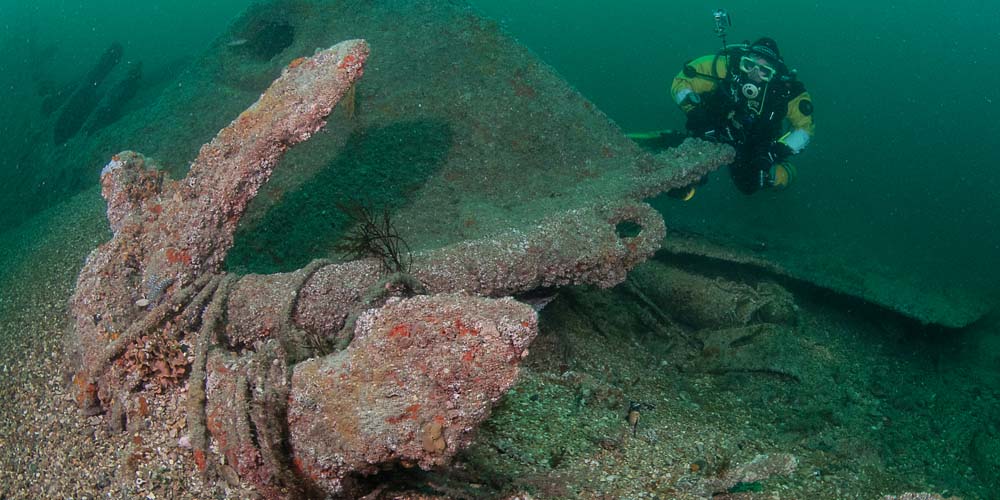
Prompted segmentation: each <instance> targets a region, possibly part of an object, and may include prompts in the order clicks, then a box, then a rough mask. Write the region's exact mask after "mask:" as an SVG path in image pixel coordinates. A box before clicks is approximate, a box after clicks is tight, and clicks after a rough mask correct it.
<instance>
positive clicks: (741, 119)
mask: <svg viewBox="0 0 1000 500" xmlns="http://www.w3.org/2000/svg"><path fill="white" fill-rule="evenodd" d="M744 57H752V58H762V59H765V60H767V61H768V62H769V63H770V65H772V66H773V67H774V68H773V69H774V74H773V75H772V77H771V78H769V79H768V81H763V82H754V81H753V80H752V79H751V78H750V77H749V76H748V75H747V74H746V73H745V72H744V71H741V65H742V60H743V58H744ZM671 94H672V95H673V97H674V101H675V102H676V103H677V104H678V105H679V106H680V107H681V109H682V110H683V111H684V112H685V113H686V114H687V128H688V132H689V134H691V135H693V136H695V137H703V138H707V139H710V140H717V141H720V142H725V143H727V144H730V145H732V146H733V147H734V148H736V160H735V161H734V162H733V163H732V164H731V165H730V167H729V172H730V175H731V176H732V179H733V183H734V184H735V185H736V187H737V188H739V190H740V191H742V192H744V193H747V194H750V193H753V192H755V191H757V190H758V189H761V188H765V187H777V188H783V187H785V186H787V185H788V183H789V182H791V180H792V177H793V175H794V172H795V171H794V169H792V167H791V165H789V164H788V163H786V162H785V160H787V159H788V157H789V156H791V155H794V154H798V153H799V152H800V151H802V149H803V148H805V146H806V145H807V144H808V143H809V140H810V139H811V138H812V136H813V130H814V127H813V118H812V112H813V106H812V100H811V98H810V97H809V93H808V92H806V89H805V85H803V84H802V83H801V82H799V81H798V80H796V79H795V75H794V73H792V72H790V71H789V70H788V68H787V67H786V66H785V64H784V62H783V61H782V60H781V58H780V56H778V53H777V44H775V43H774V41H773V40H770V39H761V40H758V41H757V42H754V44H750V45H748V44H740V45H730V46H728V47H727V48H726V49H725V50H723V51H721V52H719V53H718V54H713V55H707V56H703V57H699V58H697V59H694V60H692V61H689V62H688V63H687V64H685V65H684V69H683V70H682V71H681V72H680V73H678V74H677V76H676V77H675V78H674V81H673V84H672V85H671ZM786 118H787V119H788V121H789V123H790V129H789V130H788V131H787V132H785V130H784V120H785V119H786ZM783 132H785V133H784V135H782V133H783Z"/></svg>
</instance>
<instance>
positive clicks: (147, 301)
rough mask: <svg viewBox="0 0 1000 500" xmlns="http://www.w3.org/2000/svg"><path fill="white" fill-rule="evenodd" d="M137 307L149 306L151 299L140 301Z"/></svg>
mask: <svg viewBox="0 0 1000 500" xmlns="http://www.w3.org/2000/svg"><path fill="white" fill-rule="evenodd" d="M135 305H136V306H137V307H146V306H148V305H149V299H139V300H137V301H135Z"/></svg>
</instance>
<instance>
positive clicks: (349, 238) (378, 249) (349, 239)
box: [334, 201, 413, 274]
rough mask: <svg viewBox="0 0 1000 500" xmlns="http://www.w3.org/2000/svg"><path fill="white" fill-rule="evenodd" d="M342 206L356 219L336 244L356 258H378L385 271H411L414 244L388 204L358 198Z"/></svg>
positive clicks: (387, 272) (339, 206)
mask: <svg viewBox="0 0 1000 500" xmlns="http://www.w3.org/2000/svg"><path fill="white" fill-rule="evenodd" d="M337 208H339V209H340V210H341V211H342V212H344V214H346V215H347V216H348V217H349V218H350V219H351V221H352V222H353V226H352V228H351V229H350V230H349V231H348V232H347V234H345V235H344V236H343V237H342V238H341V241H340V243H338V244H337V245H336V246H335V247H334V248H335V249H336V250H337V251H338V252H340V253H341V254H343V255H345V256H347V257H350V258H353V259H367V258H376V259H378V260H379V261H380V262H381V264H382V272H384V273H386V274H389V273H407V272H409V270H410V265H411V264H412V262H413V257H412V254H411V253H410V246H409V245H408V244H407V243H406V241H405V240H404V239H403V238H402V237H401V236H400V235H399V232H398V231H397V230H396V226H395V225H394V224H393V222H392V218H391V217H390V214H389V208H388V207H382V210H381V213H377V211H376V209H375V208H373V207H371V206H369V205H366V204H363V203H361V202H357V201H351V202H349V203H338V204H337Z"/></svg>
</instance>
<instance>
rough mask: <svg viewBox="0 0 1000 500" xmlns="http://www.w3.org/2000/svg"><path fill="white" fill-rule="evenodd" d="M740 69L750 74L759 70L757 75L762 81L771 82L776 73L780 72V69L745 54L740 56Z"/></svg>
mask: <svg viewBox="0 0 1000 500" xmlns="http://www.w3.org/2000/svg"><path fill="white" fill-rule="evenodd" d="M740 71H742V72H744V73H746V74H748V75H749V74H750V73H752V72H754V71H756V72H757V76H758V77H759V78H760V81H762V82H769V81H771V79H772V78H774V75H777V74H778V70H776V69H774V68H773V67H772V66H770V65H768V64H766V63H761V62H758V61H756V60H755V59H754V58H753V57H750V56H743V57H741V58H740Z"/></svg>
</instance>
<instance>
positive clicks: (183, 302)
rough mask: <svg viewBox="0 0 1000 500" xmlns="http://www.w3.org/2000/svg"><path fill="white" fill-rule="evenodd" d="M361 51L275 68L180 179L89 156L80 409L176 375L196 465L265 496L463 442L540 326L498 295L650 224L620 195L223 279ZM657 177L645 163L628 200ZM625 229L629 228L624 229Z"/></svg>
mask: <svg viewBox="0 0 1000 500" xmlns="http://www.w3.org/2000/svg"><path fill="white" fill-rule="evenodd" d="M368 55H369V50H368V46H367V44H366V43H365V42H364V41H363V40H349V41H345V42H342V43H339V44H337V45H334V46H333V47H331V48H329V49H326V50H323V51H320V52H318V53H317V54H315V55H314V56H312V57H308V58H300V59H296V60H294V61H292V62H291V64H289V65H288V66H287V67H286V68H285V69H284V70H283V71H282V74H281V76H280V77H279V78H278V79H277V80H275V81H274V83H273V84H272V85H271V86H270V88H269V89H268V90H267V91H266V92H265V93H264V94H263V95H262V96H261V97H260V99H259V100H258V101H257V102H256V103H255V104H253V105H252V106H250V108H248V109H247V110H246V111H244V112H243V113H242V114H240V115H239V116H238V117H237V118H236V119H235V120H234V121H233V122H232V123H231V124H230V125H229V126H228V127H226V128H224V129H223V130H222V131H220V132H219V134H218V135H217V136H216V137H215V138H214V139H213V140H212V141H211V142H210V143H208V144H206V145H204V146H203V147H202V148H201V151H200V154H199V155H198V157H197V159H196V160H195V161H194V163H193V164H192V166H191V168H190V171H189V173H188V174H187V176H186V177H185V178H183V179H180V180H177V181H172V180H170V179H168V178H167V176H166V175H165V174H164V173H163V172H162V171H160V170H159V169H158V168H157V167H156V165H155V164H154V163H153V162H152V161H151V160H149V159H147V158H145V157H143V156H142V155H140V154H137V153H133V152H123V153H120V154H118V155H116V156H115V157H114V158H113V159H112V160H111V162H110V163H108V164H107V166H106V167H105V169H104V171H103V172H102V175H101V185H102V195H103V196H104V198H105V199H106V200H107V203H108V210H107V215H108V220H109V223H110V226H111V229H112V231H113V236H112V238H111V240H110V241H108V242H107V243H104V244H102V245H101V246H99V247H98V248H96V249H95V250H94V251H93V252H91V254H90V255H89V257H88V258H87V261H86V263H85V265H84V268H83V270H82V271H81V273H80V276H79V278H78V280H77V287H76V291H75V293H74V295H73V297H72V299H71V304H70V306H71V315H72V318H73V321H74V327H75V341H76V346H77V348H78V350H79V359H80V365H79V369H78V372H77V374H76V376H75V379H74V383H75V386H76V387H75V388H76V396H77V401H78V403H79V404H80V406H81V407H82V408H83V409H84V410H85V411H86V412H88V413H90V414H96V413H100V412H105V411H108V412H110V413H111V414H112V416H113V418H121V415H124V414H125V412H126V410H125V409H126V408H127V407H129V406H130V405H134V404H135V403H134V401H133V399H134V396H135V394H136V393H137V392H138V391H139V390H140V389H143V388H147V389H148V388H149V387H150V386H159V387H162V388H165V389H169V388H171V387H178V386H183V385H185V384H186V386H187V391H188V403H187V422H188V431H189V439H190V443H191V447H192V458H193V460H194V461H195V463H196V464H197V466H198V468H200V469H201V470H203V471H206V472H211V471H212V470H213V468H215V467H217V466H218V465H217V464H219V463H220V462H221V461H223V459H224V462H225V463H226V467H228V468H230V469H231V470H235V472H236V473H238V474H239V475H240V477H241V478H242V479H244V480H245V481H247V482H249V483H251V484H254V485H255V486H256V487H257V488H258V490H259V491H260V492H261V493H262V494H263V495H264V496H266V497H270V498H295V497H299V496H302V495H311V494H320V495H333V496H350V495H352V494H355V493H356V489H355V488H356V485H355V484H354V483H353V482H352V478H354V477H357V476H358V475H359V474H360V475H364V474H369V473H374V472H376V471H377V470H379V468H380V466H382V465H384V464H395V463H401V464H403V465H418V466H421V467H425V468H429V467H432V466H437V465H442V464H446V463H448V461H449V460H450V459H451V457H452V456H453V455H454V454H455V453H456V452H457V451H458V450H459V449H461V448H463V447H465V446H467V445H468V444H469V442H470V440H471V438H472V432H473V431H474V430H475V429H476V427H477V426H478V425H479V424H480V423H481V422H482V421H483V420H485V419H486V418H487V417H488V415H489V413H490V410H491V407H492V405H493V403H494V402H496V401H497V400H498V399H499V398H500V397H501V395H503V394H504V393H505V392H506V391H507V390H508V388H509V387H510V386H511V385H512V384H513V383H514V381H515V379H516V376H517V373H518V364H519V362H520V360H521V359H523V358H524V356H525V355H526V354H527V349H528V345H529V344H530V342H531V341H532V339H533V338H534V337H535V335H536V334H537V332H538V323H537V314H536V312H535V311H534V310H533V309H532V308H531V307H530V306H529V305H527V304H524V303H521V302H518V301H516V300H514V299H512V298H510V296H512V295H516V294H518V293H522V292H528V291H531V290H535V289H539V288H543V287H557V286H562V285H569V284H583V283H587V284H595V285H599V286H602V287H610V286H614V285H615V284H617V283H620V282H621V281H623V280H624V279H625V277H626V273H627V272H628V271H629V270H630V269H631V268H633V267H634V266H635V265H637V264H638V263H640V262H642V261H644V260H646V259H647V258H648V257H650V256H651V255H652V254H653V252H655V251H656V250H657V249H658V248H659V246H660V244H661V241H662V239H663V236H664V232H665V228H664V225H663V221H662V218H661V217H660V216H659V215H658V214H657V213H656V212H655V211H654V210H653V209H652V208H650V207H649V206H648V205H646V204H644V203H641V202H638V201H635V200H636V198H633V197H631V196H630V197H626V198H624V199H619V200H610V201H608V200H605V201H599V202H595V204H594V205H593V206H590V207H587V208H580V209H576V210H567V211H565V212H562V213H555V214H553V215H551V216H550V217H548V218H546V219H544V220H542V221H540V222H538V223H537V224H536V225H535V226H534V227H531V228H526V229H510V230H507V231H506V232H501V233H498V234H496V235H495V236H493V237H489V238H484V239H479V240H473V241H465V242H461V243H457V244H454V245H451V246H447V247H444V248H439V249H436V250H432V251H425V252H422V253H418V254H416V255H414V256H413V263H412V271H411V272H409V273H406V274H403V273H396V274H391V275H386V273H384V272H382V270H381V269H380V263H379V262H377V261H375V260H358V261H352V262H346V263H331V262H327V261H322V260H317V261H314V262H313V263H312V264H310V265H308V266H306V267H305V268H303V269H300V270H298V271H294V272H290V273H282V274H274V275H247V276H235V275H231V274H227V273H225V272H223V271H222V263H223V261H224V259H225V257H226V253H227V251H228V250H229V249H230V247H231V246H232V244H233V234H234V232H235V230H236V227H237V224H238V222H239V220H240V218H241V216H243V214H244V212H245V211H246V209H247V205H248V203H249V202H250V200H251V199H252V198H253V197H254V196H255V194H256V193H257V191H258V189H259V188H260V187H261V186H262V185H263V184H264V183H265V182H266V181H267V179H268V177H269V176H270V175H271V173H272V171H273V169H274V167H275V166H276V165H277V164H278V162H279V160H280V158H281V157H282V155H283V154H284V153H285V151H286V150H288V149H289V148H290V147H291V146H293V145H295V144H297V143H300V142H302V141H305V140H307V139H308V138H309V137H310V136H311V135H312V134H314V133H315V132H316V131H318V130H319V129H320V128H321V127H323V126H324V125H325V120H326V117H327V115H328V114H329V113H330V112H331V110H332V109H333V108H334V106H335V105H336V104H337V102H338V101H339V100H340V99H341V98H343V97H344V96H345V95H346V94H347V93H348V92H349V90H350V89H351V88H352V86H353V85H354V83H355V82H356V81H357V80H358V79H359V78H361V76H362V74H363V73H364V67H365V63H366V60H367V59H368ZM688 147H689V148H697V147H699V146H697V145H692V146H688ZM712 148H714V149H712ZM712 148H708V147H706V149H705V151H707V153H705V152H704V151H698V153H699V154H688V155H685V156H684V158H687V160H684V161H686V162H687V163H684V165H682V167H683V168H681V169H679V170H680V171H681V174H676V175H680V176H691V177H696V176H698V175H700V174H701V173H702V172H703V171H707V170H711V169H714V168H717V167H718V165H720V164H723V163H724V162H725V161H726V160H727V155H728V154H731V152H728V151H726V150H724V149H719V148H718V147H714V146H713V147H712ZM720 151H721V152H720ZM713 152H714V153H713ZM702 153H704V154H702ZM692 157H693V158H699V159H698V160H690V158H692ZM678 163H682V162H678ZM669 181H670V179H666V178H657V176H656V175H655V172H646V173H645V175H637V176H636V177H635V178H634V179H630V180H627V182H631V183H632V184H631V185H630V187H629V189H627V190H626V191H629V192H631V193H633V194H634V195H635V196H644V195H647V194H649V193H650V192H654V191H656V190H657V189H661V188H663V187H666V186H668V185H669V184H670V183H671V182H669ZM673 181H674V182H680V181H678V179H677V178H674V179H673ZM623 223H630V224H634V225H636V226H638V227H639V228H641V231H640V232H638V234H637V235H635V236H631V237H628V236H622V235H620V234H619V232H618V227H619V225H620V224H623ZM182 341H183V342H185V343H186V344H188V345H190V346H193V347H194V361H193V363H189V362H188V358H187V357H186V356H185V353H184V352H183V350H182V349H181V347H180V346H181V342H182ZM213 443H214V446H213ZM211 450H215V452H214V453H213V452H212V451H211ZM216 455H221V456H216Z"/></svg>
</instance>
